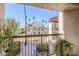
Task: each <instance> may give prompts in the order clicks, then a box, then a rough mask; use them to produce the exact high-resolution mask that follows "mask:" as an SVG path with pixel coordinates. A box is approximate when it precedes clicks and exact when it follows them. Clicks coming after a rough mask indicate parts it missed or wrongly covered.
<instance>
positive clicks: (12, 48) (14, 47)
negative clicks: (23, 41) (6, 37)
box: [5, 42, 21, 56]
mask: <svg viewBox="0 0 79 59" xmlns="http://www.w3.org/2000/svg"><path fill="white" fill-rule="evenodd" d="M20 49H21V48H20V42H17V43H16V42H15V43H13V44H11V45H9V48H8V49H7V50H6V51H5V52H6V55H7V56H16V55H17V54H19V53H20Z"/></svg>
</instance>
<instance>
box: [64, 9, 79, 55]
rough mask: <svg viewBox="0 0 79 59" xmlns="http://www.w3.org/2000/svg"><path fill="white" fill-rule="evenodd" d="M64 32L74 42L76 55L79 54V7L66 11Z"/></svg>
mask: <svg viewBox="0 0 79 59" xmlns="http://www.w3.org/2000/svg"><path fill="white" fill-rule="evenodd" d="M64 31H65V32H64V34H65V38H66V40H68V41H70V42H72V43H73V44H74V47H75V48H74V52H73V54H74V55H79V9H77V10H69V11H64Z"/></svg>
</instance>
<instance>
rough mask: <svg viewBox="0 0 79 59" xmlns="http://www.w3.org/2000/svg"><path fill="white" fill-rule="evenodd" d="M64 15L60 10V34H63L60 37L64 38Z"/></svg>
mask: <svg viewBox="0 0 79 59" xmlns="http://www.w3.org/2000/svg"><path fill="white" fill-rule="evenodd" d="M63 21H64V15H63V12H61V11H60V12H59V20H58V28H59V34H63V35H61V36H60V37H61V38H62V39H64V29H63V24H64V22H63Z"/></svg>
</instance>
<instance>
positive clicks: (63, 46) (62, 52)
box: [55, 40, 73, 56]
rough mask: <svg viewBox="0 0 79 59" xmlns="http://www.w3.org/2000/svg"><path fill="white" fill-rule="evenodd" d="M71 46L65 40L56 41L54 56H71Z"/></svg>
mask: <svg viewBox="0 0 79 59" xmlns="http://www.w3.org/2000/svg"><path fill="white" fill-rule="evenodd" d="M72 51H73V45H72V44H71V43H70V42H68V41H66V40H58V41H57V42H56V43H55V54H56V55H59V56H69V55H72Z"/></svg>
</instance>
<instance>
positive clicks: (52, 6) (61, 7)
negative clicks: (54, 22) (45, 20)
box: [25, 3, 79, 11]
mask: <svg viewBox="0 0 79 59" xmlns="http://www.w3.org/2000/svg"><path fill="white" fill-rule="evenodd" d="M25 5H29V6H35V7H39V8H44V9H49V10H57V11H66V10H72V9H78V8H79V4H78V3H77V4H72V3H25Z"/></svg>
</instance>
